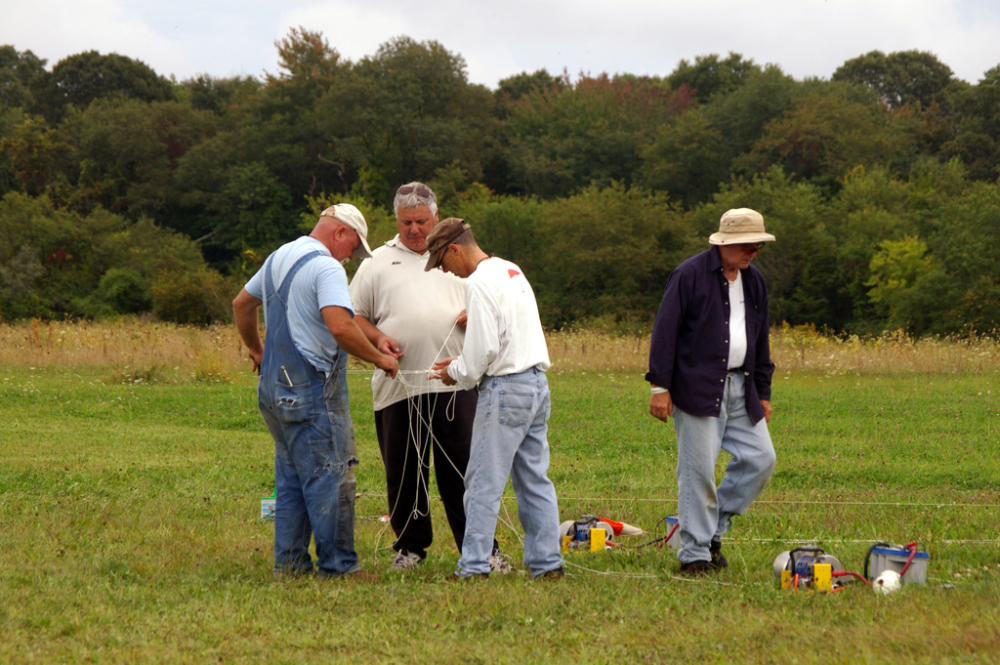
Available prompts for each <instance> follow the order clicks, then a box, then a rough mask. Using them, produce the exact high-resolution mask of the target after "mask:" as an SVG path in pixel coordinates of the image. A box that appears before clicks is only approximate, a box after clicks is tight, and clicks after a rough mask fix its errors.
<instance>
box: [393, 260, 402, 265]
mask: <svg viewBox="0 0 1000 665" xmlns="http://www.w3.org/2000/svg"><path fill="white" fill-rule="evenodd" d="M401 263H402V261H393V262H392V265H394V266H398V265H399V264H401Z"/></svg>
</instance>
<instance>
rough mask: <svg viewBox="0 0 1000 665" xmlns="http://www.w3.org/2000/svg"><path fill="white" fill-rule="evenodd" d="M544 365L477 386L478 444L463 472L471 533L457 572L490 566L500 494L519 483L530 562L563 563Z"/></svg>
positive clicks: (539, 569)
mask: <svg viewBox="0 0 1000 665" xmlns="http://www.w3.org/2000/svg"><path fill="white" fill-rule="evenodd" d="M551 408H552V407H551V401H550V398H549V383H548V380H547V379H546V378H545V372H542V371H540V370H536V369H529V370H527V371H525V372H521V373H520V374H510V375H507V376H497V377H487V378H486V379H484V380H483V382H482V384H480V386H479V401H478V403H477V404H476V419H475V422H474V423H473V426H472V446H471V449H470V451H469V465H468V467H467V469H466V472H465V520H466V521H465V539H464V540H463V541H462V558H461V559H459V561H458V574H459V575H460V576H462V577H467V576H470V575H473V574H478V573H489V572H490V564H489V561H488V560H487V559H488V557H489V555H490V554H491V553H492V550H493V534H494V532H495V531H496V525H497V515H498V514H499V512H500V500H501V497H502V496H503V490H504V487H505V486H506V485H507V478H508V477H509V478H510V479H511V483H512V484H513V486H514V495H515V496H516V497H517V514H518V517H519V518H520V520H521V526H522V527H523V528H524V565H525V566H527V567H528V569H529V570H530V571H531V575H532V577H537V576H539V575H542V574H543V573H547V572H549V571H550V570H555V569H557V568H559V567H560V566H562V554H560V553H559V504H558V502H557V501H556V489H555V486H553V484H552V481H551V480H549V478H548V476H547V475H546V474H547V473H548V470H549V444H548V441H547V439H546V432H547V431H548V422H549V413H550V411H551Z"/></svg>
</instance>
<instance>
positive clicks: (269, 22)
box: [0, 0, 1000, 87]
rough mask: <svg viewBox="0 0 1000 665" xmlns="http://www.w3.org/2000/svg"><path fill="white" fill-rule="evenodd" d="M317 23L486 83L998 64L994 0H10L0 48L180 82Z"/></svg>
mask: <svg viewBox="0 0 1000 665" xmlns="http://www.w3.org/2000/svg"><path fill="white" fill-rule="evenodd" d="M300 25H301V26H304V27H306V28H308V29H310V30H319V31H322V32H323V34H324V35H325V36H326V38H327V39H328V40H329V42H330V44H331V45H332V46H334V47H335V48H336V49H337V50H338V51H339V52H340V53H341V54H342V55H344V56H345V57H348V58H350V59H352V60H358V59H360V58H362V57H364V56H366V55H371V54H373V53H374V52H375V50H376V49H377V48H378V46H379V45H380V44H383V43H385V42H386V41H388V40H389V39H391V38H392V37H395V36H398V35H403V34H405V35H408V36H410V37H413V38H414V39H418V40H430V39H433V40H437V41H439V42H441V43H442V44H443V45H444V46H445V47H446V48H448V49H449V50H450V51H452V52H453V53H457V54H460V55H462V56H463V57H464V58H465V60H466V62H467V63H468V72H469V78H470V80H472V81H474V82H477V83H484V84H486V85H489V86H491V87H494V86H496V84H497V82H498V81H499V80H500V79H502V78H506V77H508V76H512V75H514V74H517V73H519V72H521V71H535V70H536V69H540V68H546V69H548V70H549V71H550V72H551V73H553V74H559V73H561V72H562V70H563V68H564V67H565V68H567V69H568V71H569V73H570V74H571V75H572V76H574V77H575V76H576V74H578V73H579V72H581V71H584V72H590V73H592V74H598V73H600V72H603V71H607V72H609V73H619V72H627V73H632V74H651V75H661V76H662V75H666V74H668V73H670V72H671V71H672V70H673V69H674V67H675V66H676V65H677V63H678V61H679V60H680V59H682V58H685V59H688V60H692V59H693V58H694V57H695V56H698V55H705V54H710V53H719V54H725V53H727V52H729V51H735V52H737V53H741V54H742V55H744V56H745V57H747V58H752V59H754V60H755V61H756V62H758V63H761V64H764V63H768V62H772V63H776V64H778V65H780V66H781V68H782V69H783V70H784V71H786V72H787V73H789V74H791V75H793V76H795V77H796V78H803V77H806V76H821V77H829V76H830V75H831V74H832V73H833V72H834V70H835V69H836V68H837V67H838V66H840V65H841V64H842V63H843V62H844V61H845V60H848V59H850V58H854V57H857V56H859V55H862V54H864V53H867V52H868V51H871V50H875V49H878V50H881V51H884V52H887V53H888V52H892V51H899V50H908V49H919V50H922V51H931V52H933V53H934V54H936V55H937V56H938V58H940V60H941V61H942V62H944V63H945V64H947V65H949V66H950V67H951V68H952V69H953V70H954V71H955V73H956V75H958V76H959V77H961V78H964V79H966V80H968V81H970V82H975V81H977V80H978V79H979V78H980V77H981V76H982V74H983V72H984V71H986V70H987V69H989V68H991V67H994V66H996V65H997V64H998V56H997V55H996V54H997V49H996V46H995V45H996V44H997V43H1000V4H998V3H995V2H991V1H990V0H950V1H948V2H945V1H942V0H758V1H756V2H746V1H745V0H743V1H737V0H701V1H698V2H692V1H691V0H616V1H615V2H608V1H607V0H509V1H508V2H506V3H502V4H501V3H470V2H462V1H460V0H425V2H423V3H413V2H412V1H403V0H214V1H211V0H209V1H205V0H201V1H200V2H199V1H198V0H173V1H172V2H163V1H162V0H32V1H31V2H26V1H24V0H22V1H21V2H17V0H4V2H3V6H2V7H0V43H9V44H14V45H15V46H16V47H17V48H19V49H21V50H23V49H26V48H30V49H31V50H33V51H34V52H35V53H36V55H38V56H40V57H43V58H47V59H48V60H49V62H50V64H52V63H55V62H56V61H58V60H59V59H61V58H63V57H65V56H67V55H71V54H73V53H79V52H81V51H85V50H89V49H96V50H99V51H101V52H102V53H108V52H112V51H115V52H118V53H121V54H123V55H127V56H129V57H133V58H138V59H140V60H143V61H144V62H146V63H147V64H149V65H150V66H152V67H153V68H154V69H156V70H157V71H158V72H159V73H161V74H170V73H174V74H175V75H177V77H178V78H187V77H189V76H192V75H194V74H196V73H199V72H207V73H210V74H212V75H214V76H230V75H234V74H252V75H260V74H261V73H262V71H263V70H265V69H266V70H268V71H274V70H275V69H276V66H277V52H276V50H275V48H274V41H275V40H276V39H280V38H282V37H283V36H285V35H286V34H287V33H288V29H289V28H291V27H297V26H300Z"/></svg>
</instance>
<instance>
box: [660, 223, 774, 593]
mask: <svg viewBox="0 0 1000 665" xmlns="http://www.w3.org/2000/svg"><path fill="white" fill-rule="evenodd" d="M773 240H774V236H773V235H771V234H769V233H766V232H765V231H764V218H763V216H761V214H760V213H759V212H757V211H755V210H750V209H749V208H737V209H734V210H729V211H727V212H726V213H725V214H724V215H723V216H722V219H721V221H720V223H719V232H718V233H713V234H712V235H711V236H710V237H709V239H708V241H709V243H710V244H711V245H712V247H710V248H709V249H708V250H706V251H704V252H702V253H701V254H698V255H696V256H693V257H691V258H690V259H688V260H687V261H685V262H684V263H682V264H681V265H680V266H678V267H677V269H676V270H674V271H673V273H671V275H670V279H669V280H668V281H667V289H666V292H665V293H664V295H663V301H662V302H661V303H660V309H659V311H658V312H657V315H656V323H655V325H654V326H653V337H652V340H651V343H650V349H649V373H648V374H646V380H647V381H649V383H650V385H651V390H652V397H651V399H650V403H649V412H650V413H651V414H652V415H653V416H654V417H656V418H658V419H659V420H662V421H663V422H667V420H668V419H669V418H670V417H671V416H673V418H674V430H675V431H676V433H677V485H678V493H677V509H678V513H679V523H680V536H681V549H680V551H679V552H678V553H677V558H678V559H680V562H681V570H680V572H681V574H682V575H688V576H700V575H705V574H707V573H712V572H717V571H719V570H721V569H723V568H725V567H727V566H728V563H727V561H726V558H725V557H724V556H723V555H722V536H723V535H724V534H725V533H726V532H727V531H728V530H729V527H730V526H731V521H732V517H733V515H742V514H743V513H744V512H746V511H747V509H748V508H749V507H750V504H752V503H753V502H754V500H755V499H756V498H757V497H758V496H759V495H760V493H761V492H762V491H763V490H764V487H765V486H766V485H767V481H768V480H769V479H770V478H771V471H773V469H774V461H775V456H774V447H773V446H772V445H771V436H770V434H769V432H768V430H767V423H768V422H769V421H770V419H771V401H770V400H771V376H772V375H773V374H774V363H772V362H771V355H770V346H769V341H768V317H767V286H766V285H765V284H764V278H763V276H762V275H761V274H760V271H759V270H757V269H756V268H755V267H753V266H752V265H750V264H751V262H752V261H753V259H754V257H755V256H756V255H757V253H758V252H759V251H760V250H761V249H762V248H763V247H764V243H766V242H771V241H773ZM720 450H725V451H726V452H727V453H729V454H730V455H731V456H732V458H731V459H730V460H729V464H728V465H727V466H726V475H725V477H724V478H723V479H722V482H721V483H720V484H719V486H718V487H716V485H715V462H716V460H717V459H718V456H719V451H720Z"/></svg>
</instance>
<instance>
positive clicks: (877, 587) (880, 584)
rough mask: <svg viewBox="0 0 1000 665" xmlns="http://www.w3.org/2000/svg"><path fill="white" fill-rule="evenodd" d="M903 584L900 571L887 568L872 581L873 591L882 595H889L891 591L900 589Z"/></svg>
mask: <svg viewBox="0 0 1000 665" xmlns="http://www.w3.org/2000/svg"><path fill="white" fill-rule="evenodd" d="M902 586H903V581H902V579H901V578H900V577H899V573H897V572H896V571H895V570H886V571H884V572H883V573H882V574H881V575H879V576H878V577H876V578H875V580H874V581H873V582H872V591H874V592H875V593H877V594H879V595H882V596H888V595H889V594H890V593H894V592H896V591H899V589H900V587H902Z"/></svg>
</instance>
